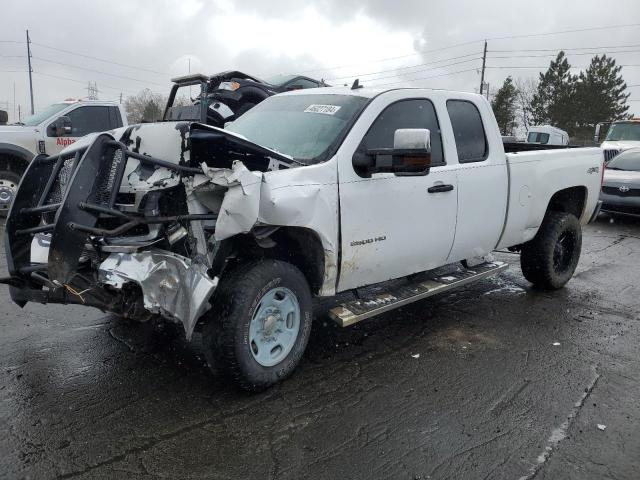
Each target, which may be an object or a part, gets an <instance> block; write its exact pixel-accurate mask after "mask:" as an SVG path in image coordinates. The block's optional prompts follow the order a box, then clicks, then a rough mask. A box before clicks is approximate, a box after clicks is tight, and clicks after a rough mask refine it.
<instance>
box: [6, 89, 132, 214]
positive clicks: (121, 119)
mask: <svg viewBox="0 0 640 480" xmlns="http://www.w3.org/2000/svg"><path fill="white" fill-rule="evenodd" d="M123 125H127V117H126V115H125V112H124V110H123V109H122V108H121V106H120V105H119V104H118V103H117V102H112V101H98V100H65V101H64V102H60V103H54V104H52V105H49V106H48V107H46V108H44V109H42V110H41V111H40V112H38V113H36V114H35V115H32V116H30V117H27V118H25V119H24V121H23V122H21V123H18V124H15V125H2V126H0V215H6V213H7V211H8V210H9V206H10V205H11V201H12V199H13V196H14V194H15V191H16V189H17V188H18V183H19V182H20V177H21V176H22V173H23V172H24V171H25V169H26V168H27V165H29V162H31V159H32V158H33V157H35V156H36V155H38V154H47V155H57V154H59V153H60V152H61V151H62V149H64V148H65V147H67V146H68V145H71V144H72V143H74V142H75V141H76V140H78V139H79V138H80V137H84V136H85V135H87V134H88V133H93V132H103V131H106V130H112V129H114V128H119V127H122V126H123Z"/></svg>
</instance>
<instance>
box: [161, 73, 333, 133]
mask: <svg viewBox="0 0 640 480" xmlns="http://www.w3.org/2000/svg"><path fill="white" fill-rule="evenodd" d="M172 82H173V83H174V85H173V88H172V90H171V94H170V95H169V100H168V102H167V106H166V108H165V113H164V117H163V118H164V120H167V121H172V120H173V121H175V120H197V121H200V122H202V123H206V124H207V125H213V126H215V127H221V128H222V127H224V124H225V123H227V122H231V121H233V120H235V119H236V118H238V117H240V116H241V115H242V114H243V113H245V112H246V111H247V110H249V109H250V108H253V107H254V106H256V105H257V104H258V103H260V102H262V101H263V100H264V99H265V98H268V97H270V96H271V95H275V94H276V93H281V92H286V91H289V90H303V89H306V88H317V87H324V86H326V84H325V83H324V82H322V81H319V80H314V79H312V78H309V77H304V76H301V75H277V76H274V77H271V78H270V79H268V80H267V81H264V80H259V79H258V78H256V77H252V76H250V75H247V74H246V73H242V72H238V71H229V72H222V73H217V74H215V75H212V76H206V75H202V74H195V75H187V76H184V77H178V78H174V79H173V80H172ZM194 85H195V86H198V87H199V88H200V93H199V95H198V96H197V97H196V99H195V100H194V101H193V102H190V104H188V105H175V103H176V98H177V92H178V90H179V89H180V88H184V87H190V86H194ZM203 99H204V100H203Z"/></svg>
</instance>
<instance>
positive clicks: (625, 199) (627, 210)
mask: <svg viewBox="0 0 640 480" xmlns="http://www.w3.org/2000/svg"><path fill="white" fill-rule="evenodd" d="M600 200H602V209H601V211H602V212H607V213H614V214H619V215H632V216H638V217H640V148H630V149H629V150H625V151H624V152H622V153H621V154H619V155H618V156H616V157H615V158H614V159H613V160H611V161H610V162H608V163H607V164H606V166H605V170H604V180H603V182H602V192H601V193H600Z"/></svg>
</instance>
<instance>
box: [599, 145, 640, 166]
mask: <svg viewBox="0 0 640 480" xmlns="http://www.w3.org/2000/svg"><path fill="white" fill-rule="evenodd" d="M607 168H609V169H611V170H627V171H630V172H640V149H633V150H627V151H626V152H622V153H621V154H619V155H618V156H616V157H615V158H614V159H613V160H611V161H610V162H609V163H608V164H607Z"/></svg>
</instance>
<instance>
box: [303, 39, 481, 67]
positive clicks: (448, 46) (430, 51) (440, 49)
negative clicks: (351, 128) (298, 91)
mask: <svg viewBox="0 0 640 480" xmlns="http://www.w3.org/2000/svg"><path fill="white" fill-rule="evenodd" d="M481 41H482V40H473V41H470V42H462V43H456V44H454V45H447V46H446V47H441V48H434V49H431V50H419V51H417V52H414V53H409V54H406V55H398V56H395V57H385V58H378V59H374V60H368V61H367V62H359V63H351V64H349V65H341V66H337V67H323V68H315V69H311V70H298V71H296V72H294V73H296V74H300V73H310V72H326V71H330V70H338V69H340V68H347V67H353V66H355V65H363V64H364V63H378V62H386V61H388V60H397V59H399V58H407V57H415V56H416V55H422V54H423V53H434V52H441V51H443V50H450V49H452V48H457V47H463V46H465V45H471V44H473V43H479V42H481Z"/></svg>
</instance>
